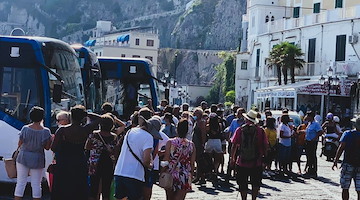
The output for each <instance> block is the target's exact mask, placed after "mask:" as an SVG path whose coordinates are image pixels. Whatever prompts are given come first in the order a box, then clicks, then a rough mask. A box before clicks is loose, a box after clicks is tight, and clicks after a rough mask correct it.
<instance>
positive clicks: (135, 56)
mask: <svg viewBox="0 0 360 200" xmlns="http://www.w3.org/2000/svg"><path fill="white" fill-rule="evenodd" d="M132 57H133V58H140V56H139V55H133V56H132Z"/></svg>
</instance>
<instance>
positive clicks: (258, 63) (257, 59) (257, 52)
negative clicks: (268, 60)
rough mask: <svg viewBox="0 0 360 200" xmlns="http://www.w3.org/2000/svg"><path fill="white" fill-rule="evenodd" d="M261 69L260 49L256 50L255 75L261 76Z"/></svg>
mask: <svg viewBox="0 0 360 200" xmlns="http://www.w3.org/2000/svg"><path fill="white" fill-rule="evenodd" d="M259 71H260V49H257V50H256V68H255V77H259Z"/></svg>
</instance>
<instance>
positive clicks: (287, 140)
mask: <svg viewBox="0 0 360 200" xmlns="http://www.w3.org/2000/svg"><path fill="white" fill-rule="evenodd" d="M280 131H283V132H284V136H291V135H292V133H291V129H290V128H289V126H287V125H285V124H283V123H281V124H280ZM279 143H280V144H282V145H284V146H286V147H289V146H291V138H281V137H280V136H279Z"/></svg>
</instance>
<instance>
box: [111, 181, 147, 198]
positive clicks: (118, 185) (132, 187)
mask: <svg viewBox="0 0 360 200" xmlns="http://www.w3.org/2000/svg"><path fill="white" fill-rule="evenodd" d="M114 180H115V198H117V199H123V198H125V197H127V198H128V199H129V200H137V199H140V198H141V197H142V196H143V193H142V188H143V186H144V182H141V181H139V180H137V179H134V178H129V177H124V176H116V175H115V176H114Z"/></svg>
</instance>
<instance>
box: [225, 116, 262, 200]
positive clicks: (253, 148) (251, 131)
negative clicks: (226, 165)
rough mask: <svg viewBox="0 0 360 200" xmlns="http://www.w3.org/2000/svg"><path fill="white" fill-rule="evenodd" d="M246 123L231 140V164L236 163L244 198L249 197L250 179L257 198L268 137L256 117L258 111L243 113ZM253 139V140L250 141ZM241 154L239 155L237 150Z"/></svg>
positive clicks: (237, 177) (240, 188)
mask: <svg viewBox="0 0 360 200" xmlns="http://www.w3.org/2000/svg"><path fill="white" fill-rule="evenodd" d="M243 116H244V118H245V120H246V122H245V125H243V126H241V127H240V128H238V129H237V130H236V132H235V135H234V137H233V138H232V140H231V142H232V143H233V146H232V148H231V165H234V164H236V170H237V172H238V173H237V176H236V180H237V183H238V184H239V191H240V193H241V198H242V200H246V199H247V192H248V179H249V176H250V183H251V185H252V199H256V197H257V195H258V193H259V191H260V185H261V179H262V172H263V167H262V166H263V157H265V156H266V150H267V138H266V135H265V133H264V130H263V129H262V128H260V127H259V126H258V125H257V123H258V122H259V121H258V119H257V118H256V116H257V112H256V111H254V110H250V111H249V112H248V113H243ZM250 141H252V142H250ZM238 150H239V154H238V155H237V154H236V152H238Z"/></svg>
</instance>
